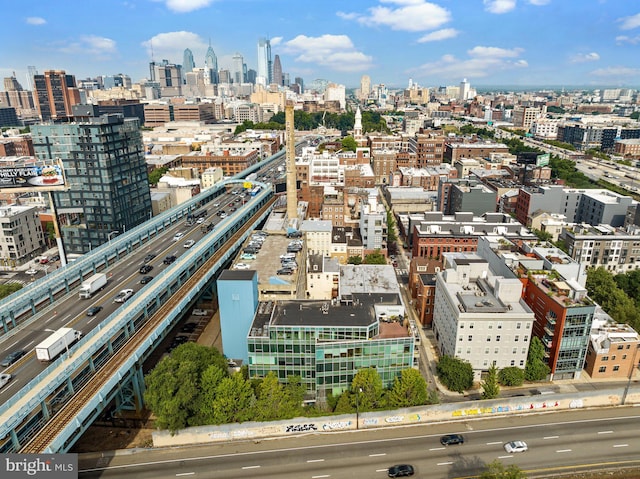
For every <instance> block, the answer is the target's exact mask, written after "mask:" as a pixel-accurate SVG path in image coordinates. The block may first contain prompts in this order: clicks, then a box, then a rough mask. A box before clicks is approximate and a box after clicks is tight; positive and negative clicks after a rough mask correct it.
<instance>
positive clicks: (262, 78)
mask: <svg viewBox="0 0 640 479" xmlns="http://www.w3.org/2000/svg"><path fill="white" fill-rule="evenodd" d="M272 76H273V71H272V65H271V42H270V41H269V40H268V39H266V38H260V39H259V40H258V76H257V77H256V83H259V84H261V85H263V86H267V85H269V84H270V83H271V82H272V81H273V79H272Z"/></svg>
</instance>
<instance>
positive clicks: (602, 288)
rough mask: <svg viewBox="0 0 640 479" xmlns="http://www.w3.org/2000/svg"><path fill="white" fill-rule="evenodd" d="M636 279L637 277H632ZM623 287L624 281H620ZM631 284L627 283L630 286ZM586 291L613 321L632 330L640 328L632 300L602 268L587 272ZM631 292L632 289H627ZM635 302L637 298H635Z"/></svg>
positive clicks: (639, 318)
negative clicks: (626, 325)
mask: <svg viewBox="0 0 640 479" xmlns="http://www.w3.org/2000/svg"><path fill="white" fill-rule="evenodd" d="M633 278H637V276H633ZM621 281H622V283H623V285H624V282H625V281H624V280H621ZM630 284H631V283H628V285H630ZM586 286H587V291H588V292H589V296H590V297H591V298H593V300H594V301H595V302H596V303H598V304H600V306H602V309H604V310H605V311H606V312H607V313H608V314H609V315H610V316H611V317H612V318H613V319H614V320H616V321H617V322H619V323H625V324H628V325H630V326H632V327H633V328H634V329H636V330H637V329H638V327H640V312H639V311H638V308H637V307H636V303H634V301H633V299H631V298H630V297H629V296H628V295H627V293H626V292H625V291H624V290H623V289H621V288H620V287H619V286H618V283H617V282H616V280H614V278H613V275H612V274H611V273H610V272H609V271H607V270H606V269H605V268H603V267H599V268H592V269H590V270H589V271H588V272H587V283H586ZM629 290H630V292H633V291H634V290H633V288H629ZM636 300H637V297H636Z"/></svg>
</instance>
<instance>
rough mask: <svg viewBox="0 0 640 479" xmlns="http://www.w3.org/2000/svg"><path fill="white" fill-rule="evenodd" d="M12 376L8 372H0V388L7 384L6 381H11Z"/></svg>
mask: <svg viewBox="0 0 640 479" xmlns="http://www.w3.org/2000/svg"><path fill="white" fill-rule="evenodd" d="M12 377H13V376H11V374H9V373H2V374H0V389H2V388H3V387H5V386H6V385H7V383H8V382H9V381H11V378H12Z"/></svg>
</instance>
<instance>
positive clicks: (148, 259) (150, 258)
mask: <svg viewBox="0 0 640 479" xmlns="http://www.w3.org/2000/svg"><path fill="white" fill-rule="evenodd" d="M155 257H156V255H155V254H153V253H149V254H148V255H147V256H145V257H144V260H143V262H144V264H147V263H148V262H149V261H151V260H153V258H155Z"/></svg>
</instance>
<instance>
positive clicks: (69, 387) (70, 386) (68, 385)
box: [65, 377, 76, 395]
mask: <svg viewBox="0 0 640 479" xmlns="http://www.w3.org/2000/svg"><path fill="white" fill-rule="evenodd" d="M65 382H66V383H67V388H68V389H69V394H71V395H74V394H75V393H76V392H75V391H74V390H73V381H71V377H68V378H67V380H66V381H65Z"/></svg>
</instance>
